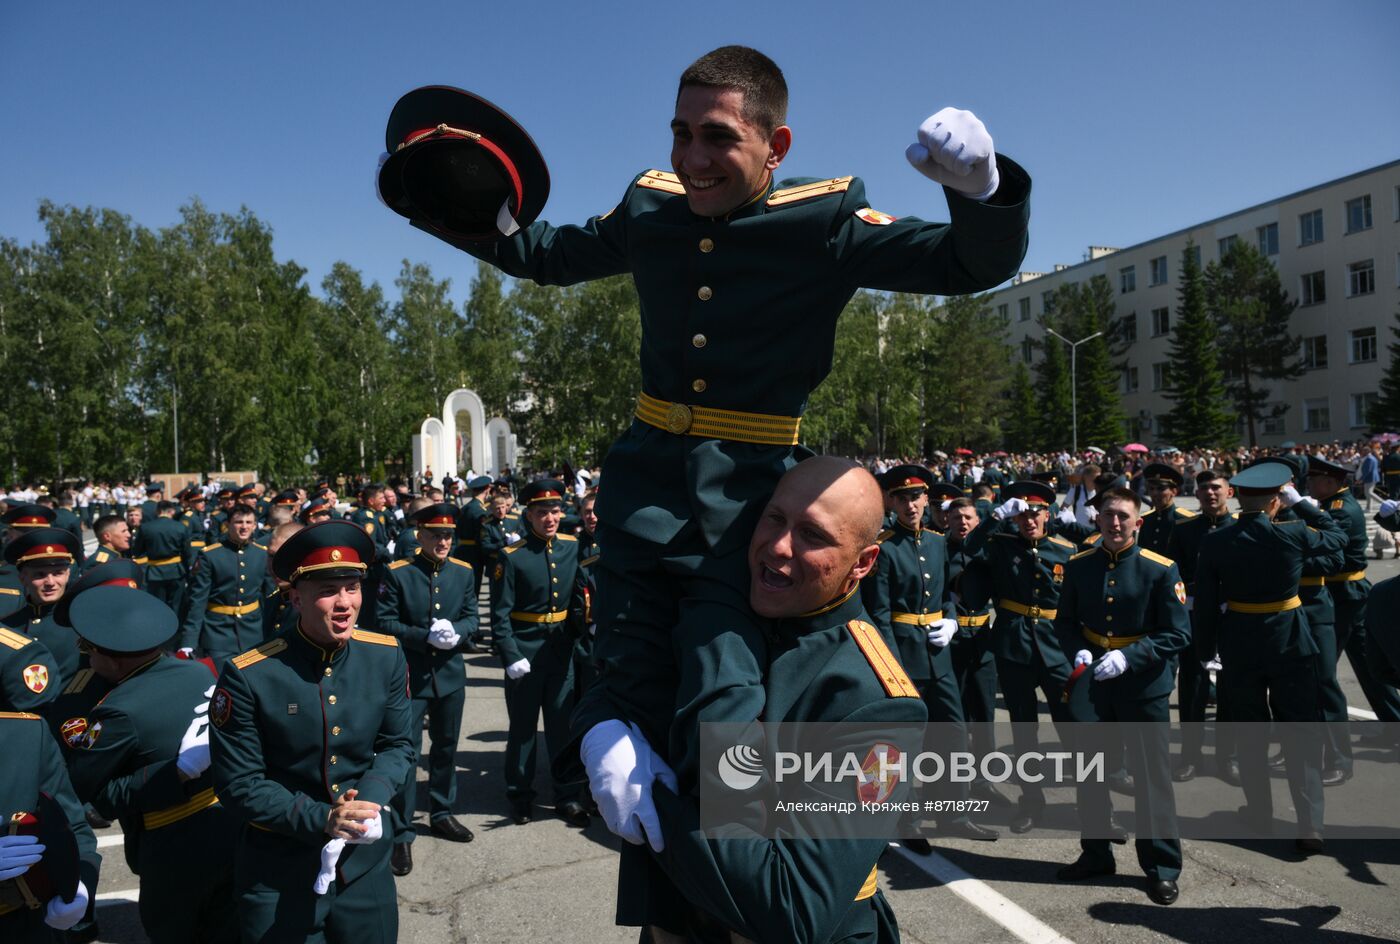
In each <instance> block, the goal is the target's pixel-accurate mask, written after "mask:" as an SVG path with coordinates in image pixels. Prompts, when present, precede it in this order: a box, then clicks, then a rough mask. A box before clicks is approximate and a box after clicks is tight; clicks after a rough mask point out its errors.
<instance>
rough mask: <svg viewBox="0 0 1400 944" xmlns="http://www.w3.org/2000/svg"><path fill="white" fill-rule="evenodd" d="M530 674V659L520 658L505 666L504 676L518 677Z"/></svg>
mask: <svg viewBox="0 0 1400 944" xmlns="http://www.w3.org/2000/svg"><path fill="white" fill-rule="evenodd" d="M529 674H530V660H529V659H521V660H520V661H519V662H512V663H511V664H510V665H508V666H506V678H509V679H520V678H524V677H525V676H527V675H529Z"/></svg>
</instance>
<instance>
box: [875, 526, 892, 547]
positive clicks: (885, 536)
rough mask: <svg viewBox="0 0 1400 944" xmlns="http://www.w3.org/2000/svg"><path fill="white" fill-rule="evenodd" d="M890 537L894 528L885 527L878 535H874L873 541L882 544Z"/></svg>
mask: <svg viewBox="0 0 1400 944" xmlns="http://www.w3.org/2000/svg"><path fill="white" fill-rule="evenodd" d="M892 537H894V529H893V528H888V529H886V530H884V531H881V532H880V533H879V535H877V536H876V538H875V543H876V544H884V543H885V542H886V541H888V540H889V539H890V538H892Z"/></svg>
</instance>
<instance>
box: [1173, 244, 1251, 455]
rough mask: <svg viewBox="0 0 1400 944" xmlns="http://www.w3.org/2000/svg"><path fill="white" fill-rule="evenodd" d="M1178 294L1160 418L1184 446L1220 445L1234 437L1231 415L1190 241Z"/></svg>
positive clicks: (1231, 442)
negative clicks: (1168, 406) (1166, 407)
mask: <svg viewBox="0 0 1400 944" xmlns="http://www.w3.org/2000/svg"><path fill="white" fill-rule="evenodd" d="M1177 295H1178V298H1179V299H1180V300H1179V302H1178V304H1177V307H1176V319H1175V323H1174V325H1173V326H1172V336H1171V355H1170V360H1169V361H1168V366H1167V385H1166V391H1165V396H1166V398H1167V399H1168V400H1170V401H1171V402H1172V408H1171V410H1170V412H1168V413H1167V414H1166V416H1164V417H1163V418H1162V421H1163V435H1164V436H1165V438H1166V439H1167V440H1168V441H1170V442H1172V443H1174V444H1176V445H1177V446H1178V447H1180V448H1183V449H1194V448H1207V449H1222V448H1227V447H1229V446H1233V445H1234V443H1235V439H1236V437H1235V422H1234V416H1233V414H1231V412H1230V410H1229V402H1230V401H1229V400H1228V399H1227V398H1226V394H1225V385H1224V382H1223V380H1222V375H1221V370H1220V360H1219V350H1218V347H1217V334H1218V332H1217V329H1216V324H1215V320H1214V319H1213V318H1212V317H1211V315H1210V312H1209V311H1208V310H1207V307H1206V282H1205V276H1204V274H1203V273H1202V272H1201V266H1200V263H1199V262H1198V261H1197V258H1196V247H1195V244H1194V243H1193V242H1188V243H1187V244H1186V248H1185V249H1184V250H1182V253H1181V285H1180V287H1179V288H1178V289H1177Z"/></svg>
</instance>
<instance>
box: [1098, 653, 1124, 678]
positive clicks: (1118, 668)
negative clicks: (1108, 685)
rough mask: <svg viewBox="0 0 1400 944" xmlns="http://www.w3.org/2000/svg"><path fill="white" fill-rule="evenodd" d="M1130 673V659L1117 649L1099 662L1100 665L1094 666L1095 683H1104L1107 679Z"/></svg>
mask: <svg viewBox="0 0 1400 944" xmlns="http://www.w3.org/2000/svg"><path fill="white" fill-rule="evenodd" d="M1126 671H1128V657H1127V656H1125V655H1123V653H1122V652H1121V651H1119V650H1117V649H1114V650H1113V651H1112V652H1110V653H1109V654H1108V655H1106V656H1104V657H1103V658H1102V659H1100V660H1099V664H1098V665H1096V666H1094V681H1096V682H1102V681H1104V680H1105V679H1111V678H1117V677H1118V676H1120V675H1122V674H1123V673H1124V672H1126Z"/></svg>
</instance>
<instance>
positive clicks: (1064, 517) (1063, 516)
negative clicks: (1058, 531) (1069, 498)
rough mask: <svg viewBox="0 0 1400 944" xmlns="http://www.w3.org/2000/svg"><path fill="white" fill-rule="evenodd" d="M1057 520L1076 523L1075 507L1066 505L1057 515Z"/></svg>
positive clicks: (1063, 522) (1061, 522) (1064, 522)
mask: <svg viewBox="0 0 1400 944" xmlns="http://www.w3.org/2000/svg"><path fill="white" fill-rule="evenodd" d="M1055 520H1056V521H1058V522H1059V523H1060V524H1074V522H1075V515H1074V509H1073V508H1070V507H1069V506H1068V505H1066V506H1065V507H1063V508H1061V509H1060V511H1059V514H1057V515H1055Z"/></svg>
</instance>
